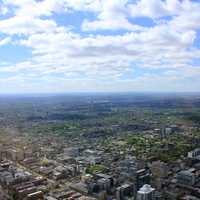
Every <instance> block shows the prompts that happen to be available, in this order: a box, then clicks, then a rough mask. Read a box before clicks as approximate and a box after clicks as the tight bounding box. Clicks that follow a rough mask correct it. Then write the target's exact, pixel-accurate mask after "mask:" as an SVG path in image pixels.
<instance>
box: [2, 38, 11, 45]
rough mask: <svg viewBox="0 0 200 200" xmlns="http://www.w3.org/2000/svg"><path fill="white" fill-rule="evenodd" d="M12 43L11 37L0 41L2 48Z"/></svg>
mask: <svg viewBox="0 0 200 200" xmlns="http://www.w3.org/2000/svg"><path fill="white" fill-rule="evenodd" d="M10 42H11V38H10V37H7V38H4V39H3V40H0V46H3V45H6V44H8V43H10Z"/></svg>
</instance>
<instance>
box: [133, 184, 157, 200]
mask: <svg viewBox="0 0 200 200" xmlns="http://www.w3.org/2000/svg"><path fill="white" fill-rule="evenodd" d="M137 200H155V189H154V188H152V187H151V186H150V185H148V184H145V185H143V187H141V188H140V190H139V191H138V192H137Z"/></svg>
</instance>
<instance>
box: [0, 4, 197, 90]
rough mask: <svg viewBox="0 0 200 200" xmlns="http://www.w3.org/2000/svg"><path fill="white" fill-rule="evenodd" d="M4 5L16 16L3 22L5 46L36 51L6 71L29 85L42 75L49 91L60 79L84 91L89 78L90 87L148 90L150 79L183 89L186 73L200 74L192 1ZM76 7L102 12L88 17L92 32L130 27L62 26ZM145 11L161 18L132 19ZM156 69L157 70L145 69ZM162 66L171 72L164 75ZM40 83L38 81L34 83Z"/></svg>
mask: <svg viewBox="0 0 200 200" xmlns="http://www.w3.org/2000/svg"><path fill="white" fill-rule="evenodd" d="M4 4H5V5H4V6H5V7H6V8H7V7H12V9H13V10H14V15H13V16H10V17H9V18H6V19H2V20H0V33H3V34H4V35H6V37H5V38H4V39H2V40H0V46H1V45H6V44H8V43H10V42H11V41H14V42H15V43H14V44H15V45H22V46H25V47H27V48H29V49H31V51H32V57H31V58H29V59H24V61H23V62H19V63H15V64H12V65H10V64H7V65H1V67H0V72H1V73H10V74H15V75H16V74H18V76H17V77H18V78H17V79H20V78H21V79H23V81H22V82H21V86H19V87H21V88H22V85H23V83H24V82H28V81H32V80H38V82H39V81H46V82H48V84H50V85H51V86H49V87H48V86H45V87H44V88H43V90H45V88H46V89H48V90H50V89H51V88H54V89H55V87H56V86H55V83H54V85H53V82H56V81H59V82H60V83H59V84H58V85H59V86H57V87H59V88H69V86H70V85H71V86H72V88H77V89H78V86H76V84H75V83H77V84H80V83H81V81H83V82H84V86H82V87H84V88H87V87H88V88H89V89H90V90H94V89H95V88H97V89H98V90H103V88H105V87H107V88H108V90H111V91H112V90H114V88H117V87H119V89H120V88H121V90H122V89H123V88H126V90H131V89H135V90H140V89H142V88H147V87H148V84H149V90H155V89H156V87H158V85H157V82H158V81H159V82H160V83H161V85H162V87H166V88H168V89H169V88H173V85H174V87H175V86H176V89H177V90H178V89H180V88H181V81H182V80H183V79H190V78H191V77H195V79H196V77H197V76H196V74H198V75H199V70H196V69H195V70H194V69H193V67H192V64H191V63H192V61H193V59H199V58H200V50H199V49H198V48H197V47H196V48H195V47H194V41H195V39H196V38H197V37H199V35H198V33H197V30H199V29H200V24H199V23H200V14H199V8H200V7H199V6H200V3H195V2H192V1H189V0H183V1H179V0H166V1H162V0H141V1H133V2H131V1H128V0H109V1H108V0H101V1H100V0H99V1H98V0H73V1H72V0H60V1H59V3H58V1H56V0H44V1H34V0H16V1H11V0H4ZM76 11H82V12H85V11H87V12H93V14H94V16H96V19H94V20H93V21H92V20H89V19H88V18H87V19H83V23H82V27H81V28H82V30H84V31H88V32H89V33H90V32H91V33H92V31H98V30H113V31H115V30H122V29H123V31H124V32H125V33H124V34H118V33H117V32H114V33H115V34H112V35H103V34H102V35H101V32H98V34H95V33H93V34H91V35H89V34H88V35H87V34H84V35H82V34H81V33H74V32H72V30H70V29H69V28H68V27H67V26H65V27H61V26H59V25H58V24H57V23H56V19H55V18H54V15H53V14H54V13H57V14H59V13H61V12H76ZM44 16H46V17H44ZM140 16H144V17H148V18H149V19H151V20H154V22H155V23H156V24H155V25H152V26H151V27H147V26H145V25H143V26H142V25H139V24H137V20H135V23H132V21H134V19H136V18H137V17H140ZM165 17H167V18H166V19H165ZM130 18H131V19H133V20H130ZM160 20H161V21H160ZM126 30H127V32H126ZM13 35H14V36H13ZM16 35H17V36H18V38H17V39H15V36H16ZM21 36H23V37H21ZM11 37H12V38H11ZM19 38H20V39H19ZM136 67H137V68H140V69H141V70H142V71H144V73H143V74H142V75H141V76H139V77H135V75H134V72H135V68H136ZM149 69H151V70H153V71H155V74H153V73H150V74H148V72H145V71H148V70H149ZM159 70H163V73H161V74H159ZM156 73H158V74H156ZM180 74H181V77H180V76H179V75H180ZM59 76H61V77H62V78H61V77H60V78H59ZM70 76H71V77H73V79H72V78H71V79H70ZM26 77H27V78H26ZM37 77H38V78H37ZM126 77H131V78H129V79H128V78H126ZM124 79H125V80H124ZM4 80H5V79H4ZM11 80H12V79H11ZM111 80H112V81H111ZM11 82H12V81H11ZM170 82H171V83H170ZM70 83H71V84H70ZM102 83H103V84H102ZM195 83H196V84H199V82H198V81H196V82H195ZM46 84H47V83H46ZM90 84H92V86H91V85H90ZM101 84H102V85H101ZM115 84H116V85H117V86H115ZM127 85H128V86H127ZM34 87H37V84H33V85H32V86H31V88H34ZM195 88H196V87H195ZM24 89H25V88H24ZM26 89H27V88H26Z"/></svg>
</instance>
